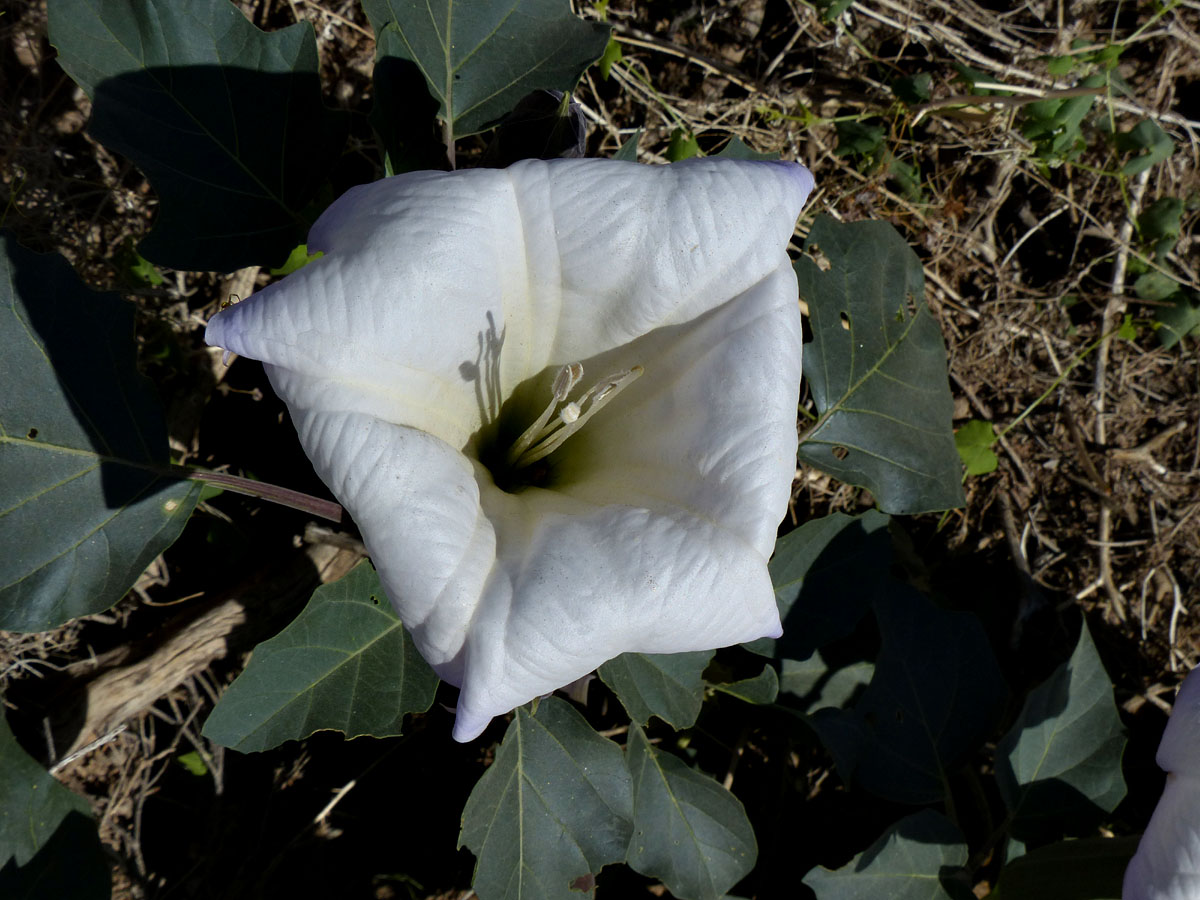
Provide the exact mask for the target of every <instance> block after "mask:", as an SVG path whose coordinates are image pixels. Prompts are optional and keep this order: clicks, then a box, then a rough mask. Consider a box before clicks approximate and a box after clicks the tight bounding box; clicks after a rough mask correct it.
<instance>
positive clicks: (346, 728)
mask: <svg viewBox="0 0 1200 900" xmlns="http://www.w3.org/2000/svg"><path fill="white" fill-rule="evenodd" d="M437 684H438V680H437V676H436V675H434V674H433V671H432V670H431V669H430V668H429V666H428V665H427V664H426V662H425V660H423V659H422V658H421V656H420V654H418V653H417V648H416V646H415V645H414V644H413V642H412V638H411V637H410V636H409V635H408V632H406V631H405V630H404V627H403V626H402V625H401V624H400V619H399V618H398V617H397V616H396V613H395V612H394V611H393V610H392V606H391V604H390V603H389V602H388V599H387V597H386V596H385V595H384V593H383V588H382V587H381V586H380V584H379V576H378V575H376V574H375V570H374V569H373V568H372V567H371V564H370V563H368V562H365V561H364V562H361V563H359V564H358V565H357V566H355V567H354V569H353V570H351V572H350V573H349V574H348V575H346V576H345V577H344V578H342V579H341V580H340V581H335V582H333V583H332V584H327V585H323V586H322V587H319V588H317V590H316V591H315V592H314V593H313V595H312V599H311V600H309V601H308V605H307V606H306V607H304V611H303V612H301V613H300V615H299V616H297V617H296V620H295V621H294V622H292V623H291V624H290V625H288V627H287V628H285V629H284V630H283V631H281V632H280V633H279V634H277V635H276V636H275V637H273V638H271V639H270V640H268V641H264V642H263V643H261V644H259V645H258V646H257V647H256V648H255V650H254V655H253V656H252V657H251V658H250V665H248V666H247V667H246V671H244V672H243V673H242V674H241V675H239V676H238V679H237V680H236V681H235V682H234V683H233V684H231V685H230V686H229V689H228V690H227V691H226V692H225V694H224V696H222V697H221V700H220V702H219V703H218V704H217V706H216V708H215V709H214V710H213V711H212V714H211V715H210V716H209V717H208V721H207V722H205V724H204V736H205V737H207V738H209V739H210V740H212V741H215V742H216V743H218V744H221V745H223V746H225V747H232V748H233V749H235V750H241V751H243V752H252V751H256V750H269V749H271V748H272V747H278V746H279V745H280V744H282V743H283V742H284V741H288V740H299V739H301V738H305V737H307V736H308V735H310V734H312V733H313V732H314V731H321V730H333V731H340V732H342V733H343V734H345V735H346V736H347V737H357V736H358V735H364V734H366V735H373V736H374V737H387V736H389V735H397V734H400V728H401V725H402V724H403V722H404V717H405V716H406V715H408V714H409V713H415V712H424V711H425V710H427V709H429V706H430V704H432V703H433V695H434V692H435V690H436V689H437Z"/></svg>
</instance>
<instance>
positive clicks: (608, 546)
mask: <svg viewBox="0 0 1200 900" xmlns="http://www.w3.org/2000/svg"><path fill="white" fill-rule="evenodd" d="M811 189H812V177H811V175H810V174H809V173H808V171H807V170H806V169H805V168H804V167H802V166H800V165H797V164H795V163H786V162H748V161H734V160H713V159H704V160H693V161H688V162H683V163H676V164H674V165H671V166H642V165H637V164H634V163H625V162H617V161H613V160H598V159H590V160H555V161H549V162H546V161H540V160H538V161H534V160H531V161H524V162H520V163H517V164H516V165H513V166H511V167H510V168H508V169H504V170H490V169H473V170H465V171H459V172H453V173H445V172H417V173H413V174H407V175H398V176H395V177H392V178H387V179H384V180H383V181H378V182H375V183H374V184H369V185H361V186H359V187H356V188H353V189H351V190H350V191H348V192H347V193H346V194H345V195H344V196H342V197H341V198H340V199H339V200H338V201H337V202H335V203H334V204H333V205H332V206H331V207H330V208H329V209H328V210H327V211H326V212H325V213H324V214H323V215H322V216H321V218H320V219H319V220H318V221H317V223H316V224H315V225H314V226H313V228H312V231H311V233H310V235H309V251H310V252H312V251H317V250H319V251H322V252H323V253H324V256H323V257H322V258H320V259H318V260H316V261H314V262H313V263H311V264H309V265H308V266H306V267H304V268H303V269H301V270H299V271H298V272H296V273H294V274H292V275H290V276H288V277H287V278H285V279H284V280H282V281H280V282H279V283H277V284H273V285H271V286H269V287H267V288H266V289H264V290H263V291H261V292H259V293H257V294H256V295H254V296H252V297H250V298H249V299H248V300H246V301H244V302H242V303H239V304H237V305H235V306H232V307H230V308H228V309H226V310H224V311H223V312H221V313H219V314H218V315H216V316H215V317H213V319H212V321H211V322H210V324H209V326H208V332H207V339H208V342H209V343H210V344H214V345H217V346H220V347H224V348H226V349H227V350H230V351H233V352H235V353H238V354H240V355H242V356H248V357H251V358H254V359H259V360H262V362H263V363H264V365H265V368H266V372H267V375H268V377H269V378H270V380H271V384H272V385H273V387H274V388H275V390H276V392H277V393H278V394H279V395H280V396H281V397H282V398H283V399H284V400H285V401H286V402H287V405H288V408H289V410H290V412H291V416H292V421H293V423H294V424H295V426H296V430H297V431H298V432H299V435H300V440H301V442H302V443H303V445H304V449H305V451H306V452H307V453H308V456H309V458H310V459H311V460H312V462H313V465H314V466H315V467H316V470H317V473H318V474H319V475H320V477H321V478H322V479H323V480H324V482H325V484H326V485H328V486H329V488H330V490H331V491H332V492H333V493H334V495H335V496H336V497H337V498H338V499H339V500H340V501H341V503H342V504H343V505H344V506H345V507H346V509H347V510H348V511H349V512H350V514H351V515H352V516H353V517H354V520H355V521H356V522H357V524H358V526H359V527H360V529H361V530H362V535H363V540H364V542H365V544H366V547H367V550H368V552H369V553H370V555H371V558H372V560H373V561H374V563H375V566H376V568H377V569H378V571H379V576H380V579H381V581H382V584H383V586H384V589H385V591H386V592H387V594H388V597H389V598H390V599H391V601H392V603H393V605H394V606H395V608H396V610H397V612H398V613H399V615H400V618H401V620H402V621H403V622H404V625H405V627H406V628H407V629H408V630H409V631H410V632H411V634H412V637H413V639H414V641H415V642H416V645H417V647H418V649H419V650H420V652H421V654H422V655H423V656H424V657H425V659H426V660H427V661H428V662H429V664H430V665H431V666H432V667H433V668H434V670H435V671H436V672H437V673H438V675H439V676H441V678H443V679H444V680H446V681H448V682H450V683H451V684H454V685H458V686H459V687H461V692H460V694H459V700H458V709H457V719H456V722H455V728H454V736H455V738H457V739H458V740H460V741H465V740H470V739H472V738H474V737H476V736H477V735H479V734H480V732H482V731H483V729H484V728H485V727H486V726H487V724H488V722H489V721H490V720H491V718H492V717H493V716H496V715H499V714H502V713H505V712H507V711H509V710H511V709H512V708H514V707H515V706H518V705H520V704H522V703H525V702H527V701H529V700H532V699H533V698H535V697H537V696H540V695H542V694H546V693H549V692H551V691H553V690H555V689H557V688H560V687H562V686H564V685H566V684H569V683H570V682H572V681H575V680H576V679H579V678H580V677H582V676H584V675H586V674H587V673H588V672H590V671H591V670H593V669H595V668H596V667H597V666H599V665H600V664H602V663H604V662H605V661H606V660H608V659H611V658H612V657H614V656H617V655H618V654H621V653H623V652H626V651H636V652H641V653H675V652H680V651H686V650H702V649H712V648H715V647H721V646H726V645H729V644H734V643H739V642H742V641H749V640H752V639H755V638H759V637H763V636H768V635H769V636H778V635H779V634H780V633H781V629H780V622H779V614H778V611H777V608H776V605H775V601H774V595H773V592H772V588H771V581H770V578H769V577H768V574H767V559H768V557H769V556H770V554H771V551H772V548H773V546H774V544H775V533H776V528H777V526H778V524H779V521H780V520H781V519H782V517H783V515H784V512H785V511H786V508H787V503H788V497H789V491H790V485H791V481H792V477H793V474H794V472H795V465H796V422H795V419H796V403H797V399H798V393H799V384H800V351H801V320H800V310H799V307H798V302H797V286H796V278H795V275H794V273H793V271H792V267H791V264H790V262H789V261H788V256H787V253H786V247H787V244H788V241H789V239H790V238H791V236H792V232H793V228H794V227H795V222H796V217H797V216H798V215H799V213H800V209H801V207H802V206H803V205H804V201H805V199H806V197H807V196H808V193H809V191H810V190H811Z"/></svg>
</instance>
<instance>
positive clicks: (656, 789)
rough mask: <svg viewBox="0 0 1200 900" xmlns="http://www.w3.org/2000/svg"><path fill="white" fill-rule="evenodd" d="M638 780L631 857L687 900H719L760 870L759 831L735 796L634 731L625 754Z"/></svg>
mask: <svg viewBox="0 0 1200 900" xmlns="http://www.w3.org/2000/svg"><path fill="white" fill-rule="evenodd" d="M625 753H626V757H627V759H626V762H627V764H628V766H629V771H630V772H631V773H632V775H633V837H632V838H631V839H630V841H629V852H628V855H627V857H626V860H627V862H628V863H629V865H630V867H632V868H633V869H634V870H635V871H637V872H641V873H642V874H643V875H648V876H650V877H651V878H657V879H659V880H660V881H662V883H663V884H665V885H666V886H667V889H668V890H669V891H670V892H671V893H672V894H673V895H674V896H675V897H677V898H679V900H718V898H721V897H723V896H724V895H725V892H726V891H728V890H729V889H730V888H731V887H733V886H734V885H735V884H736V883H737V882H738V881H740V880H741V879H742V878H743V877H744V876H745V875H746V874H747V873H748V872H749V871H750V870H751V869H752V868H754V860H755V858H756V857H757V855H758V844H757V843H756V842H755V840H754V829H753V828H751V827H750V821H749V820H748V819H747V818H746V811H745V809H744V808H743V807H742V804H741V801H739V800H738V799H737V798H736V797H735V796H733V794H731V793H729V791H727V790H725V788H723V787H722V786H721V785H720V784H718V783H717V782H715V781H713V780H712V779H711V778H709V777H707V776H705V775H701V774H700V773H698V772H694V771H692V770H691V769H689V768H688V767H687V766H686V765H685V764H684V763H683V762H682V761H681V760H679V759H677V758H676V757H674V756H672V755H671V754H670V753H664V752H662V751H659V750H656V749H654V747H653V746H651V744H650V742H649V741H648V740H646V735H645V733H644V732H643V731H642V730H641V729H640V728H638V727H637V726H636V725H634V726H633V727H632V728H630V731H629V743H628V745H627V746H626V748H625Z"/></svg>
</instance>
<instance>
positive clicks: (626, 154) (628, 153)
mask: <svg viewBox="0 0 1200 900" xmlns="http://www.w3.org/2000/svg"><path fill="white" fill-rule="evenodd" d="M641 137H642V129H640V128H639V129H638V130H637V131H635V132H634V133H633V134H632V135H630V136H629V139H628V140H627V141H625V143H623V144H622V145H621V146H620V147H619V148H617V152H616V153H614V154H613V155H612V158H613V159H621V160H624V161H625V162H637V147H638V141H639V140H641Z"/></svg>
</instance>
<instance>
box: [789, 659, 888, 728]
mask: <svg viewBox="0 0 1200 900" xmlns="http://www.w3.org/2000/svg"><path fill="white" fill-rule="evenodd" d="M780 669H781V671H780V673H779V690H780V691H781V692H782V693H785V694H791V695H792V696H793V697H797V698H798V699H800V700H801V701H806V705H805V707H804V711H805V713H806V714H808V715H812V714H813V713H815V712H816V711H817V710H818V709H824V708H825V707H827V706H833V707H837V708H838V709H842V708H844V707H845V706H846V704H847V703H849V702H850V701H851V700H852V699H853V698H854V696H855V695H856V694H858V693H859V692H860V691H861V690H862V689H863V688H865V687H866V686H867V685H868V684H870V683H871V678H872V676H874V674H875V664H874V663H871V662H855V663H850V664H849V665H845V666H842V667H841V668H837V669H834V668H831V667H830V666H829V664H828V663H826V662H825V660H824V658H823V657H822V656H821V654H820V653H819V652H818V653H814V654H813V655H812V656H810V657H809V658H808V659H806V660H803V661H797V660H794V659H785V660H783V661H782V663H781V665H780Z"/></svg>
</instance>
